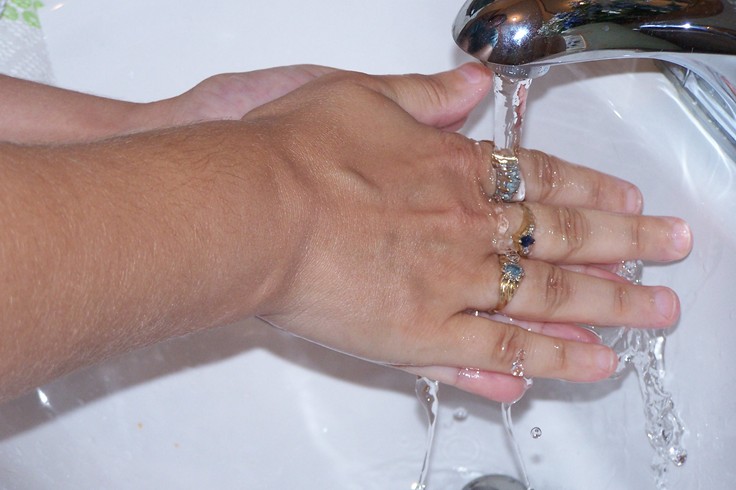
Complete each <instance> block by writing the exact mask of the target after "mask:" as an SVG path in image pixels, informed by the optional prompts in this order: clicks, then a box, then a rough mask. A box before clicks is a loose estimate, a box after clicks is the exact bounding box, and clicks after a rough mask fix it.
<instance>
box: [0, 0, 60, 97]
mask: <svg viewBox="0 0 736 490" xmlns="http://www.w3.org/2000/svg"><path fill="white" fill-rule="evenodd" d="M40 7H43V3H42V2H40V1H39V0H5V1H3V0H0V11H1V12H2V14H1V15H0V73H3V74H5V75H10V76H13V77H17V78H23V79H26V80H33V81H36V82H42V83H48V84H51V83H53V75H52V70H51V61H50V58H49V53H48V50H47V49H46V41H45V40H44V37H43V31H42V30H41V22H40V21H39V18H38V9H39V8H40Z"/></svg>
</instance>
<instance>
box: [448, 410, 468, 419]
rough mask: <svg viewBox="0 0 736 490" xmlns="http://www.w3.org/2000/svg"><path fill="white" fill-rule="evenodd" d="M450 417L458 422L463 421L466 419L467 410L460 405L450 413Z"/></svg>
mask: <svg viewBox="0 0 736 490" xmlns="http://www.w3.org/2000/svg"><path fill="white" fill-rule="evenodd" d="M452 418H454V419H455V420H457V421H458V422H464V421H466V420H468V411H467V410H466V409H465V408H464V407H460V408H458V409H457V410H455V412H454V413H453V414H452Z"/></svg>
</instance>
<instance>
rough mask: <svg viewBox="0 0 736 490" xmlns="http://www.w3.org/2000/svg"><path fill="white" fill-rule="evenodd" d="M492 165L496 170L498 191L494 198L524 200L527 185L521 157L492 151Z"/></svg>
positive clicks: (507, 200)
mask: <svg viewBox="0 0 736 490" xmlns="http://www.w3.org/2000/svg"><path fill="white" fill-rule="evenodd" d="M491 166H492V167H493V169H494V170H495V171H496V192H495V193H494V194H493V199H494V200H495V201H501V202H519V201H523V200H524V197H525V195H526V186H525V185H524V177H523V176H522V175H521V169H520V168H519V159H518V158H516V157H515V156H513V155H507V154H502V153H500V152H496V151H494V152H493V153H491Z"/></svg>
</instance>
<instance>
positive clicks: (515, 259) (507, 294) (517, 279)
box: [493, 252, 524, 312]
mask: <svg viewBox="0 0 736 490" xmlns="http://www.w3.org/2000/svg"><path fill="white" fill-rule="evenodd" d="M498 262H499V263H500V264H501V283H500V287H499V295H498V304H497V305H496V308H495V309H494V310H493V311H496V312H498V311H500V310H502V309H504V308H505V307H506V305H507V304H509V301H511V298H513V297H514V294H516V290H517V289H519V284H521V280H522V279H523V278H524V268H523V267H522V266H521V264H520V263H519V254H517V253H516V252H510V253H507V254H502V255H499V256H498Z"/></svg>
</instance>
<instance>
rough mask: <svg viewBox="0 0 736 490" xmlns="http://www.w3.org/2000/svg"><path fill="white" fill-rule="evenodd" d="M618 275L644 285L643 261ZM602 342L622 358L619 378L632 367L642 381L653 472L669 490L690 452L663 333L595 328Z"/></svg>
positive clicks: (663, 489)
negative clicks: (669, 383) (668, 376)
mask: <svg viewBox="0 0 736 490" xmlns="http://www.w3.org/2000/svg"><path fill="white" fill-rule="evenodd" d="M617 273H618V275H619V276H621V277H623V278H625V279H627V280H628V281H630V282H633V283H635V284H641V274H642V264H641V262H634V261H631V262H624V263H622V264H621V267H620V268H619V270H618V271H617ZM593 330H595V331H596V332H597V333H598V334H600V335H601V339H602V340H603V342H604V343H605V344H606V345H608V346H610V347H611V348H613V349H614V350H615V351H616V352H617V353H618V355H619V365H618V369H617V370H616V375H620V374H621V373H622V372H623V371H624V370H625V369H626V368H627V367H628V366H632V367H633V368H634V371H635V372H636V375H637V378H638V379H639V390H640V391H641V396H642V401H643V407H644V417H645V427H644V428H645V430H646V433H647V437H648V439H649V444H650V445H651V446H652V448H653V449H654V452H655V454H654V458H653V461H652V469H653V470H654V479H655V482H656V486H657V490H666V489H667V476H668V471H669V469H670V468H671V466H670V464H673V465H675V466H678V467H679V466H682V465H684V464H685V462H686V461H687V451H686V450H685V448H684V446H683V444H682V438H683V437H684V435H685V426H684V424H683V422H682V419H681V418H680V416H679V414H678V413H677V410H676V408H675V404H674V401H673V400H672V395H671V394H670V393H669V392H668V391H667V390H666V389H665V387H664V377H665V369H664V344H665V336H664V333H663V332H662V331H661V330H651V329H637V328H608V329H596V328H594V329H593Z"/></svg>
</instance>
